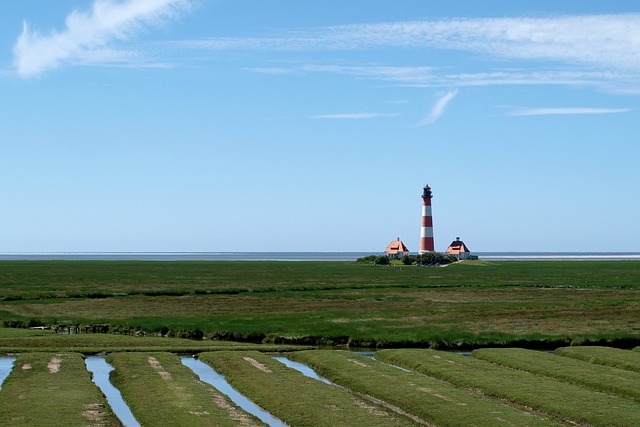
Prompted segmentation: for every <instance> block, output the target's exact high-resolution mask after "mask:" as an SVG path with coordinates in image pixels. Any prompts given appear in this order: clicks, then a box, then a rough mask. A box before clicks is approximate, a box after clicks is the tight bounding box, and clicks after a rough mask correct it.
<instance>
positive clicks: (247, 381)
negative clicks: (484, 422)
mask: <svg viewBox="0 0 640 427" xmlns="http://www.w3.org/2000/svg"><path fill="white" fill-rule="evenodd" d="M199 359H200V360H202V361H203V362H205V363H208V364H210V365H211V366H213V368H214V369H215V370H216V371H217V372H219V373H220V374H222V375H224V376H225V378H226V379H227V381H228V382H229V383H230V384H231V385H232V386H233V387H234V388H236V389H237V390H238V391H240V392H241V393H242V394H244V395H245V396H247V397H248V398H249V399H251V400H252V401H253V402H254V403H256V404H257V405H259V406H260V407H262V408H264V409H265V410H267V411H269V412H270V413H271V414H272V415H274V416H276V417H278V418H279V419H281V420H282V421H284V422H285V423H287V424H288V425H291V426H303V425H305V426H311V425H313V426H347V425H352V426H372V427H373V426H409V425H415V424H414V423H413V422H412V421H411V420H410V419H409V418H407V417H405V416H402V415H398V414H396V413H393V412H391V411H389V410H387V409H385V408H383V407H381V406H379V405H376V404H374V403H371V402H370V401H368V400H365V399H362V398H358V397H356V396H354V395H352V394H351V393H349V392H348V391H346V390H343V389H341V388H338V387H336V386H333V385H329V384H326V383H323V382H320V381H318V380H315V379H311V378H308V377H306V376H304V375H302V374H301V373H300V372H298V371H296V370H294V369H291V368H287V367H286V366H284V365H283V364H282V363H280V362H278V361H276V360H274V359H273V358H272V357H269V356H266V355H264V354H262V353H258V352H253V353H248V352H243V353H239V352H215V353H202V354H200V356H199Z"/></svg>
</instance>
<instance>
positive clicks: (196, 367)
mask: <svg viewBox="0 0 640 427" xmlns="http://www.w3.org/2000/svg"><path fill="white" fill-rule="evenodd" d="M180 360H181V361H182V364H183V365H185V366H187V367H188V368H190V369H191V370H192V371H193V372H194V373H195V374H196V375H198V377H200V380H201V381H204V382H206V383H207V384H211V385H212V386H213V387H215V388H216V389H217V390H218V391H219V392H220V393H223V394H225V395H227V396H228V397H229V399H231V401H232V402H233V403H235V404H236V405H238V406H239V407H240V408H242V409H244V410H245V411H247V412H248V413H250V414H251V415H254V416H256V417H257V418H259V419H260V420H261V421H262V422H264V423H266V424H268V425H270V426H271V427H287V425H286V424H285V423H283V422H282V421H280V420H279V419H277V418H276V417H274V416H273V415H271V414H270V413H268V412H267V411H265V410H264V409H262V408H261V407H259V406H258V405H256V404H255V403H253V402H252V401H250V400H249V399H247V398H246V397H245V396H244V395H242V394H241V393H240V392H238V391H237V390H236V389H234V388H233V387H231V384H229V383H228V382H227V380H226V379H225V378H224V377H223V376H222V375H220V374H219V373H217V372H216V371H215V369H213V368H212V367H211V366H209V365H207V364H206V363H204V362H202V361H200V360H198V359H196V358H194V357H189V356H182V357H180Z"/></svg>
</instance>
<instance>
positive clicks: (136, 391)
mask: <svg viewBox="0 0 640 427" xmlns="http://www.w3.org/2000/svg"><path fill="white" fill-rule="evenodd" d="M107 360H108V362H109V363H110V364H111V365H112V366H113V367H114V368H115V371H113V372H112V373H111V381H112V383H113V384H114V385H115V386H116V387H118V388H119V389H120V392H121V393H122V397H123V398H124V400H125V401H126V402H127V404H128V405H129V408H130V409H131V412H132V413H133V414H134V416H135V417H136V419H137V420H138V421H139V422H140V424H141V425H148V426H158V427H162V426H167V427H173V426H193V427H197V426H239V425H244V426H258V425H264V424H262V422H261V421H259V420H258V419H256V418H255V417H253V416H252V415H249V414H248V413H246V412H244V411H243V410H241V409H240V408H238V407H237V406H236V405H235V404H234V403H232V402H231V401H230V400H228V398H227V397H226V396H224V395H222V394H220V393H219V392H218V391H217V390H215V389H214V388H213V387H211V386H210V385H208V384H205V383H203V382H202V381H200V380H199V379H198V378H197V377H196V375H195V374H194V373H193V372H192V371H191V370H190V369H189V368H187V367H186V366H184V365H183V364H182V363H181V362H180V358H179V357H178V356H176V355H174V354H170V353H164V352H161V353H114V354H111V355H109V356H108V358H107Z"/></svg>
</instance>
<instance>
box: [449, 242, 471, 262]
mask: <svg viewBox="0 0 640 427" xmlns="http://www.w3.org/2000/svg"><path fill="white" fill-rule="evenodd" d="M445 252H446V253H448V254H449V255H455V256H456V257H457V258H458V259H459V260H463V259H469V258H471V257H472V255H471V251H470V250H469V248H468V247H467V245H465V244H464V242H463V241H462V240H460V238H459V237H456V240H454V241H453V242H451V244H450V245H449V247H448V248H447V250H446V251H445Z"/></svg>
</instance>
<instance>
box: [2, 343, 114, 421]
mask: <svg viewBox="0 0 640 427" xmlns="http://www.w3.org/2000/svg"><path fill="white" fill-rule="evenodd" d="M0 425H3V426H24V427H38V426H42V427H50V426H65V427H67V426H68V427H72V426H78V427H80V426H82V427H86V426H120V425H121V424H120V421H119V420H118V419H117V418H116V416H115V415H114V414H113V412H111V409H110V407H109V406H108V404H107V401H106V399H105V398H104V396H103V395H102V393H101V392H100V390H99V389H98V388H97V387H96V385H95V384H94V383H93V382H91V374H90V373H89V372H88V371H87V370H86V367H85V363H84V359H83V358H82V355H80V354H75V353H29V354H21V355H19V356H18V357H17V359H16V361H15V364H14V368H13V370H12V372H11V374H10V375H9V377H8V378H7V379H6V380H5V382H4V384H3V385H2V390H0Z"/></svg>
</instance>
